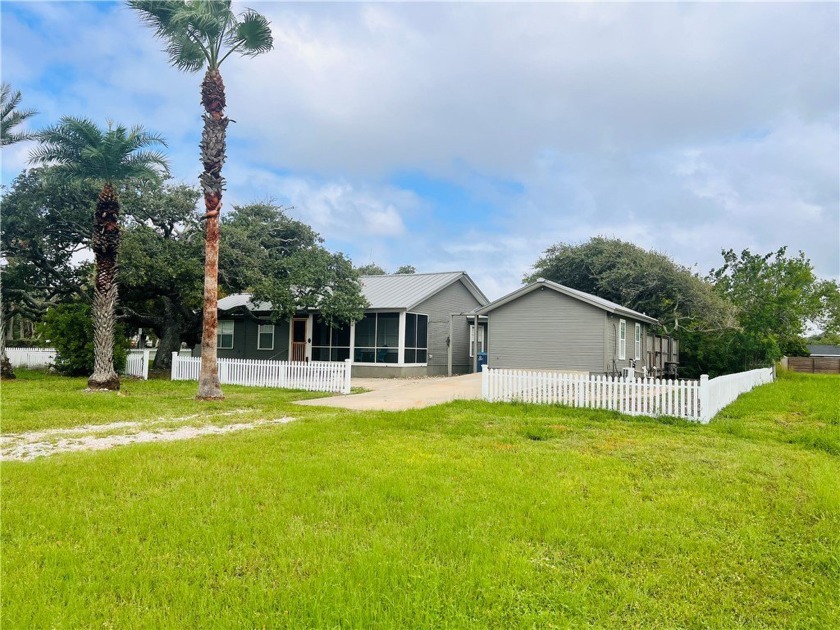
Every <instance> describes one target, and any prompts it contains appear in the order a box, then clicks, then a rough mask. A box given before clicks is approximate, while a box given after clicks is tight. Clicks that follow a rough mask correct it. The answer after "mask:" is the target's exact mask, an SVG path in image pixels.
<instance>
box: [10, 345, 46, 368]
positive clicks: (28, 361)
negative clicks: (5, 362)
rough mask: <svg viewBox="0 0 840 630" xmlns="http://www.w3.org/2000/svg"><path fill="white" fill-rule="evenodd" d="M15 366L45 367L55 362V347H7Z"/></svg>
mask: <svg viewBox="0 0 840 630" xmlns="http://www.w3.org/2000/svg"><path fill="white" fill-rule="evenodd" d="M6 356H7V357H8V358H9V363H11V364H12V367H13V368H16V367H25V368H45V367H49V366H50V365H52V364H53V363H54V362H55V357H56V352H55V348H9V347H7V348H6Z"/></svg>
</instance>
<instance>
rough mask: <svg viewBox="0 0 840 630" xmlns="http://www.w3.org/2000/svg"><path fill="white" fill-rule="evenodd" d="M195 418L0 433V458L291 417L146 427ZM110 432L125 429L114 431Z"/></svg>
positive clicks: (164, 438)
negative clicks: (150, 428) (169, 426)
mask: <svg viewBox="0 0 840 630" xmlns="http://www.w3.org/2000/svg"><path fill="white" fill-rule="evenodd" d="M235 413H241V412H236V411H234V412H228V413H226V414H220V415H233V414H235ZM197 417H199V416H197V415H196V416H186V417H183V418H161V419H160V420H153V421H146V422H112V423H110V424H101V425H85V426H81V427H72V428H66V429H49V430H46V431H32V432H29V433H12V434H7V435H3V436H0V460H15V461H24V462H26V461H31V460H33V459H37V458H39V457H49V456H50V455H55V454H57V453H70V452H75V451H101V450H105V449H109V448H114V447H115V446H123V445H126V444H139V443H144V442H174V441H177V440H190V439H193V438H197V437H202V436H205V435H221V434H225V433H233V432H236V431H246V430H248V429H255V428H257V427H262V426H269V425H273V424H287V423H289V422H292V421H293V420H294V418H289V417H284V418H275V419H273V420H255V421H253V422H240V423H234V424H226V425H215V424H204V425H199V426H194V425H187V426H180V427H175V428H161V429H157V430H149V428H148V427H149V425H155V424H161V423H172V422H177V421H189V420H192V419H194V418H197ZM138 429H139V430H138ZM113 431H128V432H125V433H117V434H114V433H113Z"/></svg>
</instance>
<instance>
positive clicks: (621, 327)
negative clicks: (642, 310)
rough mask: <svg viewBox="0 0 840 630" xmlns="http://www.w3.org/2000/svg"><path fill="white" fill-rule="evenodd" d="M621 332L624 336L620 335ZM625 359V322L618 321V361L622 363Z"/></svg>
mask: <svg viewBox="0 0 840 630" xmlns="http://www.w3.org/2000/svg"><path fill="white" fill-rule="evenodd" d="M622 331H623V332H624V334H623V335H622V334H621V333H622ZM626 358H627V322H626V321H625V320H623V319H619V320H618V359H619V361H624V360H625V359H626Z"/></svg>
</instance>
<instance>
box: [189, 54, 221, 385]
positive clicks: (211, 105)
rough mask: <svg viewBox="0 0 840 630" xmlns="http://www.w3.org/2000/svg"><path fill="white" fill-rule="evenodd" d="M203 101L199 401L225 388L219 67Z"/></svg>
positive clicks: (206, 83)
mask: <svg viewBox="0 0 840 630" xmlns="http://www.w3.org/2000/svg"><path fill="white" fill-rule="evenodd" d="M201 104H202V105H203V106H204V112H205V113H204V130H203V131H202V134H201V144H200V145H199V146H200V148H201V162H202V165H203V166H204V172H203V173H202V174H201V176H200V177H199V180H200V181H201V187H202V189H203V192H204V208H205V211H206V213H205V215H204V218H205V220H206V221H207V225H206V231H205V241H204V318H203V321H202V335H201V372H200V373H199V377H198V395H197V396H196V398H198V399H199V400H221V399H222V398H224V396H223V395H222V388H221V385H220V384H219V372H218V365H217V362H216V357H217V354H216V333H217V330H218V326H219V322H218V310H217V309H218V285H219V213H220V212H221V209H222V191H223V190H224V185H225V180H224V179H223V178H222V166H223V165H224V163H225V134H226V133H227V125H228V118H227V117H226V116H225V85H224V83H223V82H222V75H221V74H219V71H218V69H215V68H208V70H207V73H206V74H205V75H204V80H203V81H202V82H201Z"/></svg>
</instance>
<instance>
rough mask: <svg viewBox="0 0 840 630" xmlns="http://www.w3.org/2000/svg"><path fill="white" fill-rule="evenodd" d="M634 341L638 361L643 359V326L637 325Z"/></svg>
mask: <svg viewBox="0 0 840 630" xmlns="http://www.w3.org/2000/svg"><path fill="white" fill-rule="evenodd" d="M634 335H635V336H634V338H633V341H634V342H635V345H636V361H639V360H640V359H641V358H642V325H641V324H636V331H635V333H634Z"/></svg>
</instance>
